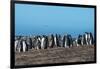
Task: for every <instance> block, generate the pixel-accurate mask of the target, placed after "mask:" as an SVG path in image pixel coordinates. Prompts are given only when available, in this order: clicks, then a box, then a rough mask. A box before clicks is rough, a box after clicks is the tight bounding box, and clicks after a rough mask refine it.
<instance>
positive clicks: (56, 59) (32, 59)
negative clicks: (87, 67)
mask: <svg viewBox="0 0 100 69" xmlns="http://www.w3.org/2000/svg"><path fill="white" fill-rule="evenodd" d="M86 61H94V46H79V47H71V48H51V49H45V50H34V49H31V50H30V51H28V52H25V53H15V65H30V64H51V63H68V62H86Z"/></svg>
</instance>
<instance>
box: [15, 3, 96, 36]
mask: <svg viewBox="0 0 100 69" xmlns="http://www.w3.org/2000/svg"><path fill="white" fill-rule="evenodd" d="M84 32H92V33H94V8H80V7H61V6H47V5H29V4H15V34H16V35H37V34H39V35H41V34H46V35H48V34H55V33H58V34H67V33H68V34H71V35H72V36H77V35H78V34H83V33H84Z"/></svg>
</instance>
